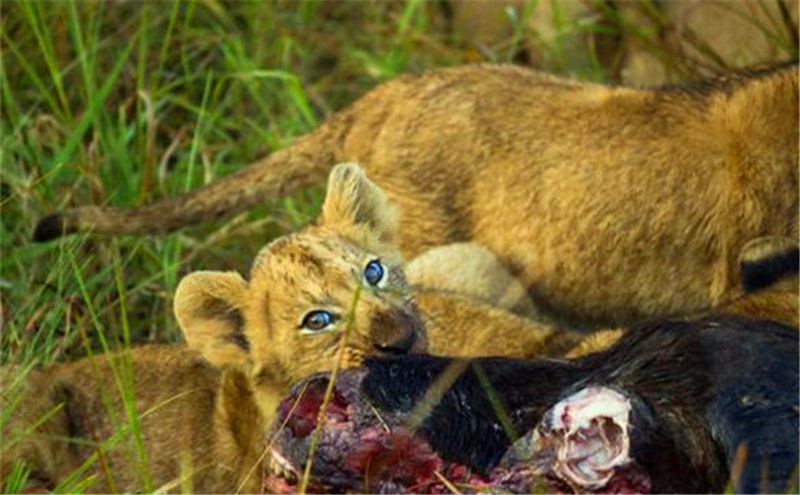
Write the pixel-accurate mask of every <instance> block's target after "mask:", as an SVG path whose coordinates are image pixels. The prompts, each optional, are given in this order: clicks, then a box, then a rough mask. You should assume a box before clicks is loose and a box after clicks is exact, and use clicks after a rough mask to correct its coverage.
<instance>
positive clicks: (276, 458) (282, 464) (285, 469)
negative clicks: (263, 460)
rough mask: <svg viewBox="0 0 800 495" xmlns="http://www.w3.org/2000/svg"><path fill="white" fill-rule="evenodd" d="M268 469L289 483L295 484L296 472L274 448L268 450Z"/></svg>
mask: <svg viewBox="0 0 800 495" xmlns="http://www.w3.org/2000/svg"><path fill="white" fill-rule="evenodd" d="M269 469H270V471H272V472H273V473H274V474H277V475H278V476H280V477H281V478H283V479H285V480H286V481H287V482H289V483H296V482H297V470H296V469H295V468H294V466H292V463H291V462H289V460H288V459H286V458H285V457H283V456H282V455H281V454H280V453H279V452H278V451H277V450H275V449H274V448H273V449H271V450H270V459H269Z"/></svg>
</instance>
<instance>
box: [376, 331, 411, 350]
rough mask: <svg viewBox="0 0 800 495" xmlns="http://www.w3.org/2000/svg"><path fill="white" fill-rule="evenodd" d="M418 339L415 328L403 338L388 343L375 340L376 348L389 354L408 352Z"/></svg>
mask: <svg viewBox="0 0 800 495" xmlns="http://www.w3.org/2000/svg"><path fill="white" fill-rule="evenodd" d="M416 341H417V332H415V331H414V330H409V332H408V335H407V336H406V337H405V338H404V339H402V340H398V341H395V342H390V343H388V344H380V343H378V342H375V343H374V345H375V349H377V350H378V351H380V352H385V353H387V354H408V352H409V351H410V350H411V348H412V347H413V346H414V342H416Z"/></svg>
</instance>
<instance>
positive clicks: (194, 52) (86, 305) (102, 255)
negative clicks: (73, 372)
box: [0, 0, 797, 491]
mask: <svg viewBox="0 0 800 495" xmlns="http://www.w3.org/2000/svg"><path fill="white" fill-rule="evenodd" d="M766 3H768V2H767V1H766V0H765V1H764V2H753V1H743V2H741V3H739V4H740V5H743V6H745V7H743V8H744V9H745V10H743V11H742V13H741V16H740V17H742V16H743V17H748V16H749V18H750V19H752V22H753V23H754V25H757V28H758V30H759V31H762V32H763V33H766V34H767V35H768V38H769V39H770V40H771V41H770V42H771V43H772V44H773V45H774V49H775V50H774V52H775V54H776V55H775V58H776V59H780V60H786V59H789V58H796V57H797V30H796V24H795V27H794V28H793V29H792V23H791V22H790V21H787V19H789V17H791V16H789V17H787V15H788V14H787V13H786V12H783V11H782V10H780V9H778V10H777V11H776V10H774V9H773V10H769V9H767V8H765V7H764V5H765V4H766ZM769 3H770V5H772V4H773V2H769ZM581 4H582V6H583V7H584V9H585V10H586V11H587V12H588V13H589V15H582V16H579V17H574V16H572V17H571V16H570V15H567V13H565V9H564V8H562V6H560V4H555V6H551V7H552V8H550V10H548V11H547V14H546V17H545V18H544V19H543V20H542V19H539V21H540V22H539V24H538V26H542V25H546V26H547V27H548V29H547V33H546V35H545V34H543V32H538V31H537V28H536V26H535V25H534V24H535V23H532V20H536V16H542V15H544V14H541V12H540V11H538V10H537V8H538V6H539V2H536V1H528V2H517V3H516V7H515V8H511V7H509V8H502V9H500V17H499V18H498V19H495V21H494V22H496V23H500V24H502V25H503V29H501V32H502V33H503V34H501V35H500V36H495V37H494V38H492V39H489V40H488V41H486V40H485V39H482V38H481V39H478V38H480V36H479V35H476V34H474V32H473V31H470V30H469V29H466V28H463V23H461V24H460V23H459V22H460V21H459V11H458V5H457V4H456V5H454V4H453V3H452V2H444V1H437V2H433V1H431V2H422V1H419V0H411V1H408V2H327V1H316V0H308V1H290V2H281V1H237V2H222V1H217V0H188V1H180V2H178V1H176V2H111V3H107V2H95V1H91V2H90V1H73V0H68V1H61V2H29V1H19V2H11V1H8V2H2V3H0V9H1V10H2V15H1V16H0V36H1V42H2V66H1V68H0V70H1V71H2V72H1V73H0V117H1V119H0V120H1V121H2V122H1V123H0V142H1V143H2V144H1V145H0V146H1V147H0V160H2V162H1V164H0V167H1V168H0V172H1V173H2V177H1V178H0V208H2V209H1V210H0V250H1V251H0V253H1V254H2V256H1V257H0V270H1V272H0V291H1V292H0V325H2V326H1V327H0V364H5V365H7V364H10V363H15V364H17V365H20V369H21V370H24V369H27V368H28V367H29V366H30V365H38V364H45V363H49V362H52V361H56V360H64V359H68V358H74V357H77V356H80V355H83V354H85V353H87V352H93V350H94V351H98V350H99V351H102V352H105V351H107V350H109V349H115V348H118V347H121V346H129V345H130V344H132V343H142V342H173V341H177V340H179V332H178V330H177V326H176V323H175V321H174V318H173V316H172V312H171V295H172V294H173V292H174V289H175V287H176V284H177V282H178V281H179V280H180V277H181V276H182V275H183V274H185V273H187V272H189V271H191V270H196V269H203V268H211V269H233V270H239V271H243V272H245V271H246V270H247V269H248V266H249V262H250V260H251V259H252V256H253V255H254V253H255V252H256V251H257V250H258V249H259V248H260V247H261V246H263V245H264V244H265V243H266V242H267V241H268V240H270V239H272V238H274V237H276V236H279V235H281V234H283V233H285V232H289V231H293V230H296V229H297V228H298V227H300V226H302V225H303V224H305V223H306V222H308V221H309V220H310V219H311V218H313V217H314V215H315V213H316V211H317V208H318V205H319V202H320V199H321V196H322V190H321V189H320V188H319V187H317V188H311V189H309V190H306V191H301V192H300V193H298V194H296V195H295V196H293V197H290V198H286V199H283V200H279V201H276V202H275V203H274V204H269V205H264V206H263V207H262V208H260V209H258V210H257V211H253V212H249V213H247V214H243V215H240V216H237V217H235V218H230V219H226V220H224V221H220V222H216V223H213V224H208V225H204V226H200V227H196V228H192V229H187V230H185V231H183V232H180V233H177V234H174V235H169V236H163V237H158V238H133V237H118V238H99V237H97V238H90V237H86V236H76V237H71V238H66V239H63V240H60V241H57V242H52V243H48V244H32V243H31V242H30V238H31V234H32V231H33V226H34V225H35V222H36V220H37V219H39V218H41V217H42V216H44V215H45V214H48V213H52V212H54V211H57V210H60V209H63V208H65V207H67V206H71V205H82V204H113V205H128V206H133V205H137V204H141V203H144V202H147V201H151V200H154V199H157V198H160V197H164V196H170V195H175V194H178V193H181V192H183V191H186V190H188V189H191V188H193V187H196V186H198V185H201V184H203V183H206V182H208V181H211V180H213V179H214V178H215V177H219V176H222V175H225V174H227V173H230V172H231V171H233V170H235V169H237V168H239V167H241V166H242V165H243V164H245V163H248V162H249V161H251V160H253V159H254V158H257V157H259V156H262V155H264V154H267V153H269V152H270V151H272V150H275V149H277V148H280V147H281V146H284V145H286V144H287V143H288V142H290V141H291V140H292V138H294V137H295V136H298V135H301V134H303V133H305V132H307V131H309V130H310V129H312V128H314V127H315V126H316V125H317V124H318V123H319V122H320V121H322V120H323V119H324V118H325V117H326V116H328V115H330V114H332V113H334V112H335V111H336V110H338V109H340V108H342V107H344V106H346V105H347V104H348V103H350V102H352V101H353V100H354V99H355V98H357V97H358V96H359V95H362V94H364V93H365V92H366V91H368V90H369V89H370V88H372V87H374V86H375V85H377V84H379V83H380V82H381V81H384V80H386V79H389V78H391V77H393V76H395V75H397V74H400V73H403V72H407V71H421V70H424V69H427V68H431V67H442V66H448V65H456V64H463V63H474V62H489V63H500V62H511V63H520V64H525V65H532V66H536V67H541V68H545V69H548V70H552V71H554V72H560V73H565V74H569V75H573V76H577V77H581V78H584V79H590V80H595V81H604V82H615V81H618V80H620V79H621V78H622V76H623V75H624V73H623V66H624V64H623V62H622V61H623V59H624V53H623V52H624V51H625V50H628V48H624V47H626V46H627V47H630V46H633V45H637V46H639V47H644V48H645V49H647V50H649V53H650V54H651V55H652V56H653V57H655V58H657V59H658V60H660V61H662V62H663V63H664V64H666V66H668V67H669V68H670V69H669V70H670V77H671V78H674V79H690V78H696V77H699V76H701V75H708V74H711V73H715V72H723V71H725V70H726V69H727V68H728V66H729V65H735V63H729V62H728V61H726V60H725V59H724V57H720V56H719V54H716V53H714V51H713V49H710V48H709V47H708V46H705V47H704V45H707V43H705V42H704V41H703V39H702V37H697V36H696V33H695V38H697V40H699V41H697V40H695V41H696V43H695V45H696V46H695V49H693V50H692V51H691V53H689V52H688V51H687V50H685V49H684V50H683V51H681V50H675V49H674V46H673V45H674V44H673V45H671V44H670V39H672V38H670V36H671V35H670V33H673V35H674V32H675V30H674V29H673V28H674V27H675V26H673V25H672V24H670V23H671V22H673V21H671V20H670V19H668V18H666V17H665V16H664V15H663V13H662V12H661V10H660V7H659V5H658V4H656V3H654V2H651V1H645V2H641V3H637V4H635V5H633V6H630V5H629V6H628V9H627V10H628V11H626V12H623V11H621V10H620V9H617V8H616V7H615V6H614V4H612V3H611V2H605V1H600V0H586V1H584V2H581ZM732 4H737V2H732ZM777 4H780V5H784V4H785V5H790V7H787V8H796V6H793V5H794V4H792V3H791V2H778V3H777ZM777 4H776V5H777ZM770 8H771V7H770ZM747 9H749V10H747ZM784 10H785V9H784ZM494 11H495V13H496V12H497V9H495V10H494ZM631 11H633V14H635V15H633V17H631V15H632V14H631ZM754 12H755V13H756V14H758V13H759V12H770V14H769V15H755V14H753V13H754ZM775 12H777V14H775ZM787 12H788V11H787ZM737 15H738V14H737ZM632 19H637V20H636V21H635V22H634V21H633V20H632ZM642 19H644V21H642ZM765 19H766V20H765ZM462 28H463V29H462ZM673 38H674V36H673ZM576 43H577V45H576ZM576 46H577V48H576ZM620 47H623V48H620ZM575 50H578V51H580V53H581V56H580V57H573V56H572V55H573V54H574V53H575ZM3 417H7V416H6V414H5V413H4V414H3V415H2V417H0V421H2V418H3ZM13 488H14V486H13V485H12V484H6V485H5V491H10V490H11V489H13ZM74 488H75V487H73V489H74Z"/></svg>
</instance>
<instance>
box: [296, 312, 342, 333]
mask: <svg viewBox="0 0 800 495" xmlns="http://www.w3.org/2000/svg"><path fill="white" fill-rule="evenodd" d="M334 321H336V317H335V316H333V315H332V314H331V313H330V312H328V311H324V310H321V309H319V310H315V311H311V312H309V313H307V314H306V316H305V318H303V323H301V324H300V328H303V329H306V330H311V331H312V332H319V331H320V330H324V329H325V327H327V326H329V325H330V324H332V323H333V322H334Z"/></svg>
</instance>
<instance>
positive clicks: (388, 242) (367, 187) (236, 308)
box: [174, 164, 427, 415]
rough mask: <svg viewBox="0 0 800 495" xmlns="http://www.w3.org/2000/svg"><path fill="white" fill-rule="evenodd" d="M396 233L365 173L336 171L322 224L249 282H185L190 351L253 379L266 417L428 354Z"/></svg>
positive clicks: (233, 277)
mask: <svg viewBox="0 0 800 495" xmlns="http://www.w3.org/2000/svg"><path fill="white" fill-rule="evenodd" d="M396 225H397V219H396V215H395V210H394V209H393V208H392V207H391V205H390V204H389V203H388V201H387V200H386V197H385V196H384V194H383V192H382V191H381V190H380V189H379V188H378V187H377V186H375V185H374V184H373V183H372V182H370V181H369V179H367V177H366V176H365V175H364V173H363V172H362V171H361V169H360V168H359V167H358V166H357V165H355V164H340V165H338V166H336V167H335V168H334V169H333V171H332V172H331V174H330V178H329V181H328V192H327V196H326V197H325V201H324V204H323V207H322V212H321V215H320V218H319V221H318V222H317V223H316V224H315V225H311V226H309V227H306V228H305V229H303V230H302V231H300V232H298V233H294V234H289V235H287V236H284V237H281V238H279V239H277V240H275V241H273V242H272V243H270V244H268V245H267V246H266V247H264V248H263V249H262V250H261V252H260V253H259V254H258V255H257V256H256V258H255V260H254V262H253V265H252V268H251V270H250V274H249V276H248V277H247V279H245V278H243V277H242V276H241V275H239V274H238V273H235V272H214V271H200V272H195V273H191V274H189V275H187V276H186V277H184V278H183V280H181V282H180V284H179V286H178V289H177V292H176V293H175V303H174V307H175V316H176V318H177V320H178V324H179V325H180V327H181V329H182V330H183V334H184V336H185V338H186V342H187V343H188V345H189V347H190V348H193V349H195V350H197V351H199V352H200V353H201V354H202V355H203V356H204V357H205V358H206V359H207V360H208V361H209V362H210V363H211V364H213V365H214V366H216V367H219V368H224V367H236V368H238V369H241V370H245V371H246V372H247V373H248V374H250V375H251V376H252V377H253V382H254V383H255V384H258V387H257V389H256V390H257V393H258V395H259V403H260V404H262V405H263V406H264V409H265V413H266V414H267V415H269V413H268V412H267V411H274V408H275V407H274V406H275V405H277V401H278V399H279V398H281V397H282V396H283V395H284V394H285V393H286V390H287V388H288V386H289V384H291V383H292V382H294V381H296V380H298V379H300V378H303V377H305V376H308V375H310V374H312V373H316V372H320V371H330V370H332V369H334V368H335V367H336V366H337V365H339V364H341V365H342V366H345V367H347V366H354V365H358V364H360V363H361V361H362V359H363V357H364V356H365V355H367V354H402V353H409V352H422V351H425V350H426V349H427V335H426V332H425V326H424V324H423V321H422V319H421V317H420V315H419V312H418V310H417V307H416V305H415V304H414V301H413V299H412V298H411V295H410V292H409V289H408V286H407V282H406V280H405V276H404V274H403V270H402V259H401V257H400V255H399V252H398V250H397V248H396V247H395V243H394V241H395V234H396ZM340 349H341V350H340ZM340 353H341V357H340ZM340 359H341V361H340Z"/></svg>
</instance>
